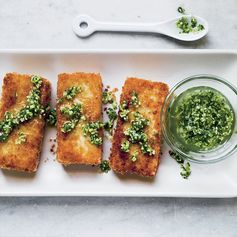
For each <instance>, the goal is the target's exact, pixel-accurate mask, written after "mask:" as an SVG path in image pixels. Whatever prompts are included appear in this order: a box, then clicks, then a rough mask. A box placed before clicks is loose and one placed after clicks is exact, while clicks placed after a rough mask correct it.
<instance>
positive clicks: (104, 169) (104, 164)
mask: <svg viewBox="0 0 237 237" xmlns="http://www.w3.org/2000/svg"><path fill="white" fill-rule="evenodd" d="M99 167H100V170H101V172H103V173H108V172H109V171H110V170H111V168H110V166H109V162H108V161H107V160H103V161H102V162H101V163H100V166H99Z"/></svg>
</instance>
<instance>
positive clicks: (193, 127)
mask: <svg viewBox="0 0 237 237" xmlns="http://www.w3.org/2000/svg"><path fill="white" fill-rule="evenodd" d="M169 112H170V116H169V126H170V129H171V131H172V133H173V136H175V137H176V138H177V140H178V141H179V143H181V145H182V146H183V147H184V149H187V150H191V151H196V152H198V151H207V150H212V149H215V148H217V147H218V146H220V145H222V144H224V143H225V142H226V141H227V140H228V139H229V138H230V136H231V135H232V133H233V129H234V125H235V115H234V110H233V108H232V106H231V105H230V103H229V101H228V100H227V98H226V97H225V96H224V95H223V94H222V93H221V92H219V91H217V90H215V89H213V88H211V87H205V86H200V87H193V88H191V89H188V90H186V91H185V92H183V93H181V94H180V95H179V96H178V97H177V98H176V99H175V101H174V102H173V104H172V105H171V108H170V110H169Z"/></svg>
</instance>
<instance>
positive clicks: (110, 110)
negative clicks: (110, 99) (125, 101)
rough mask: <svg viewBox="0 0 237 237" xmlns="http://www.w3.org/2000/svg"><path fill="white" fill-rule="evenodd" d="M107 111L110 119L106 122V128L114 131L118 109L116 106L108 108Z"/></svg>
mask: <svg viewBox="0 0 237 237" xmlns="http://www.w3.org/2000/svg"><path fill="white" fill-rule="evenodd" d="M106 113H107V115H108V118H109V121H107V122H105V125H104V128H105V130H107V131H108V132H110V133H112V129H113V127H114V122H115V121H116V119H117V113H116V109H114V108H108V109H107V110H106Z"/></svg>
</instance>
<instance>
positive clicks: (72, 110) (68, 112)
mask: <svg viewBox="0 0 237 237" xmlns="http://www.w3.org/2000/svg"><path fill="white" fill-rule="evenodd" d="M60 111H61V113H62V114H63V115H64V116H65V117H67V118H70V119H80V118H81V115H82V105H81V104H80V103H74V104H73V105H72V106H71V107H68V106H63V107H61V108H60Z"/></svg>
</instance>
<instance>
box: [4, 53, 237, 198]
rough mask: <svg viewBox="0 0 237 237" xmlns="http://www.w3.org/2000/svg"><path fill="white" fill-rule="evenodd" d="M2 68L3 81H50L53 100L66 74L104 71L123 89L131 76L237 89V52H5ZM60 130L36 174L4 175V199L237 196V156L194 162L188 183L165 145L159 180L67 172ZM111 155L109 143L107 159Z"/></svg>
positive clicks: (89, 171)
mask: <svg viewBox="0 0 237 237" xmlns="http://www.w3.org/2000/svg"><path fill="white" fill-rule="evenodd" d="M0 65H1V66H0V77H1V79H2V78H3V77H4V75H5V73H7V72H13V71H15V72H18V73H30V74H39V75H42V76H44V77H46V78H48V79H49V80H50V81H51V82H52V87H53V100H55V91H56V82H57V74H58V73H61V72H75V71H85V72H100V73H101V75H102V78H103V83H104V85H110V86H111V88H113V87H117V88H119V89H121V87H122V85H123V82H124V80H125V79H126V77H128V76H135V77H140V78H145V79H150V80H154V81H163V82H166V83H167V84H169V85H170V87H172V86H173V85H174V84H175V83H177V82H178V81H180V80H182V79H183V78H185V77H188V76H190V75H194V74H214V75H217V76H220V77H223V78H225V79H227V80H229V81H230V82H232V83H233V84H235V85H237V52H236V51H234V52H233V51H220V50H218V51H217V50H160V51H144V52H143V51H122V52H121V51H95V50H94V51H88V50H87V51H82V50H27V51H26V50H0ZM0 84H2V80H1V82H0ZM0 86H1V85H0ZM117 95H119V93H117ZM55 132H56V131H55V129H47V132H46V135H45V139H44V144H43V152H42V155H41V162H40V166H39V169H38V172H37V173H36V175H34V176H32V175H27V174H22V173H16V172H10V171H0V196H152V197H154V196H169V197H237V159H236V156H237V154H234V155H233V156H232V157H230V158H228V159H227V160H225V161H222V162H219V163H216V164H209V165H200V164H191V165H192V175H191V176H190V178H189V179H188V180H184V179H182V177H181V176H180V175H179V172H180V168H179V165H178V164H177V163H176V162H175V161H174V160H173V159H172V158H170V157H169V155H168V148H167V147H165V146H164V149H163V156H162V159H161V163H160V167H159V169H158V173H157V176H156V177H155V179H154V180H153V181H148V180H147V179H142V178H136V177H131V176H125V177H119V176H117V175H115V174H114V173H113V172H109V173H108V174H100V173H99V172H98V169H96V168H91V167H74V168H63V166H62V165H60V164H59V163H57V161H54V159H55V156H53V155H52V154H51V153H50V143H49V139H50V137H55ZM108 155H109V144H107V143H106V144H105V147H104V157H106V158H107V157H108ZM47 158H48V160H47Z"/></svg>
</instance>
